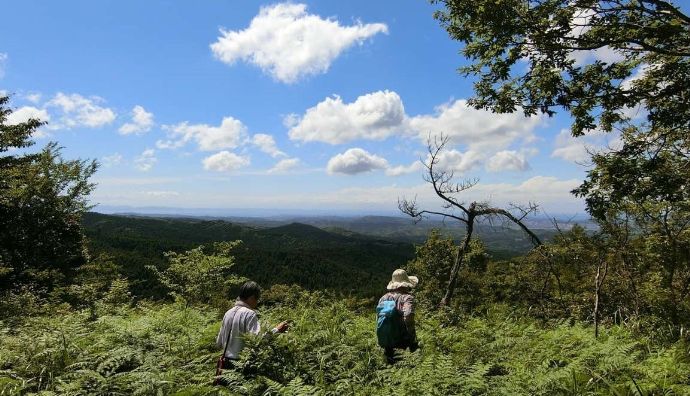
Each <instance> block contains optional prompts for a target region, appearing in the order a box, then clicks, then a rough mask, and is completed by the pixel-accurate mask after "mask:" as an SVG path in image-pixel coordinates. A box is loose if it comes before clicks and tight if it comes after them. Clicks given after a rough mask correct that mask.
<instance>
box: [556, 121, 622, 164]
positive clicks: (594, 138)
mask: <svg viewBox="0 0 690 396" xmlns="http://www.w3.org/2000/svg"><path fill="white" fill-rule="evenodd" d="M621 145H622V141H621V139H620V136H619V135H618V134H616V133H606V132H602V131H601V130H595V131H591V132H589V133H588V134H586V135H584V136H580V137H573V136H572V135H571V134H570V131H569V130H567V129H563V130H561V132H560V133H559V134H558V136H556V139H555V141H554V146H555V148H554V150H553V152H552V153H551V157H555V158H561V159H564V160H566V161H571V162H575V163H579V164H586V163H587V162H588V160H589V159H590V158H591V156H592V153H596V152H602V151H607V150H616V149H619V148H620V147H621Z"/></svg>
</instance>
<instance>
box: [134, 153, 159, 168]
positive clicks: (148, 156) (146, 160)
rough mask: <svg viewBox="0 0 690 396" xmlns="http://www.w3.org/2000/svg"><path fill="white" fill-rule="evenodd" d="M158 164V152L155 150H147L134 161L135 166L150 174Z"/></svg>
mask: <svg viewBox="0 0 690 396" xmlns="http://www.w3.org/2000/svg"><path fill="white" fill-rule="evenodd" d="M156 162H158V158H156V151H155V150H154V149H146V150H144V152H143V153H141V155H139V156H138V157H137V158H136V159H135V160H134V166H135V167H136V168H137V169H139V170H140V171H142V172H148V171H150V170H151V168H153V165H155V164H156Z"/></svg>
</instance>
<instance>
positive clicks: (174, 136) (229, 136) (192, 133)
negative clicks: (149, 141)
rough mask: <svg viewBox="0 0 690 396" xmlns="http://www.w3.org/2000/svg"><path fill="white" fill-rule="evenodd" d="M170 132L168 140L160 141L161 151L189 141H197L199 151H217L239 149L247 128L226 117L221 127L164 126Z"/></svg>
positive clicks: (157, 144)
mask: <svg viewBox="0 0 690 396" xmlns="http://www.w3.org/2000/svg"><path fill="white" fill-rule="evenodd" d="M163 129H165V130H166V131H167V132H168V140H159V141H157V142H156V146H157V147H158V148H161V149H172V148H179V147H182V146H184V145H185V144H187V143H188V142H189V141H192V140H194V141H196V143H197V144H198V146H199V150H202V151H215V150H222V149H233V148H236V147H238V146H239V145H240V144H241V143H242V140H243V139H244V137H245V136H246V134H247V127H246V126H245V125H244V124H242V122H241V121H240V120H237V119H235V118H233V117H225V118H223V121H222V122H221V124H220V126H217V127H215V126H210V125H207V124H191V125H190V124H189V123H187V122H182V123H180V124H177V125H165V126H163Z"/></svg>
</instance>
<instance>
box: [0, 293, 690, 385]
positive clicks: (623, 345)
mask: <svg viewBox="0 0 690 396" xmlns="http://www.w3.org/2000/svg"><path fill="white" fill-rule="evenodd" d="M372 310H373V309H372ZM221 315H222V310H219V309H213V308H210V307H186V306H185V305H184V304H175V303H171V304H151V303H144V304H139V305H138V306H136V307H133V308H123V307H118V308H115V307H113V308H112V309H101V310H100V311H99V315H98V316H97V318H96V319H94V317H93V315H92V314H91V313H89V312H86V311H74V310H71V309H69V308H67V307H66V306H57V307H54V309H52V314H50V315H42V316H37V317H30V318H26V319H25V320H24V321H23V322H22V323H19V324H16V323H13V324H12V325H10V324H9V323H0V328H1V330H0V331H1V332H2V333H1V338H0V394H3V395H11V394H40V395H130V394H131V395H164V394H174V395H221V394H223V395H224V394H233V395H234V394H239V395H244V394H247V395H262V394H264V395H343V394H357V395H392V394H397V395H421V394H424V395H479V394H487V395H573V394H578V395H598V394H614V395H662V394H663V395H669V394H677V395H685V394H690V356H689V355H688V346H687V345H686V344H684V343H683V342H678V343H675V344H672V345H668V346H665V347H661V346H655V345H652V344H651V343H650V342H649V341H648V340H646V339H644V338H640V336H636V335H633V334H632V333H630V332H629V331H628V330H627V329H625V328H622V327H611V328H607V329H604V331H603V334H602V335H601V336H600V337H599V339H598V340H595V339H594V338H593V335H592V331H591V328H590V327H588V326H584V325H581V324H574V325H571V324H570V323H567V322H563V323H555V324H552V325H549V326H543V325H540V324H538V323H537V322H534V321H532V320H530V319H526V318H523V317H516V316H515V315H512V314H511V313H510V312H509V311H508V309H507V308H505V307H502V306H495V307H493V308H492V309H491V310H489V312H488V313H486V315H483V316H482V317H467V318H461V319H460V320H457V318H453V321H452V323H456V324H450V323H451V321H450V320H447V319H448V318H444V317H443V316H442V315H440V314H431V313H429V312H419V314H418V327H419V330H418V334H419V338H420V341H421V344H422V349H421V350H419V351H418V352H415V353H409V352H404V353H402V354H401V356H400V360H399V361H398V362H397V363H396V364H395V365H393V366H388V365H387V364H386V363H385V362H384V359H383V356H382V351H381V350H380V348H378V346H377V345H376V339H375V334H374V331H375V329H374V326H375V324H374V317H373V313H368V312H365V313H358V312H356V311H355V310H353V309H352V308H350V307H348V306H347V305H346V304H345V303H343V302H332V301H326V302H324V300H323V299H319V298H308V297H305V298H303V299H300V300H299V302H298V303H294V304H293V305H290V306H275V307H272V308H269V309H266V310H264V311H263V312H262V313H261V321H262V323H263V324H264V326H265V327H267V326H268V325H269V324H272V323H276V322H278V321H280V320H284V319H291V320H293V321H294V323H293V326H292V329H291V331H290V332H288V333H287V334H284V335H279V336H275V337H269V338H259V337H257V338H252V339H249V340H248V341H247V348H246V349H245V353H244V357H243V359H242V361H241V364H240V366H241V369H240V371H238V372H235V371H226V373H225V379H226V381H227V382H228V385H227V386H225V387H217V386H212V385H211V382H212V380H213V372H214V367H215V361H216V359H217V356H218V355H219V351H218V350H217V349H216V348H215V345H214V344H215V336H216V333H217V331H218V327H219V325H220V316H221Z"/></svg>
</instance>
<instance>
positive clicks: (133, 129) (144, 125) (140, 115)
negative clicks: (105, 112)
mask: <svg viewBox="0 0 690 396" xmlns="http://www.w3.org/2000/svg"><path fill="white" fill-rule="evenodd" d="M152 126H153V113H149V112H148V111H146V110H145V109H144V108H143V107H142V106H139V105H137V106H134V108H133V109H132V122H128V123H126V124H124V125H122V126H121V127H120V129H119V132H120V134H121V135H130V134H133V133H134V134H141V133H144V132H148V131H150V130H151V127H152Z"/></svg>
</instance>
